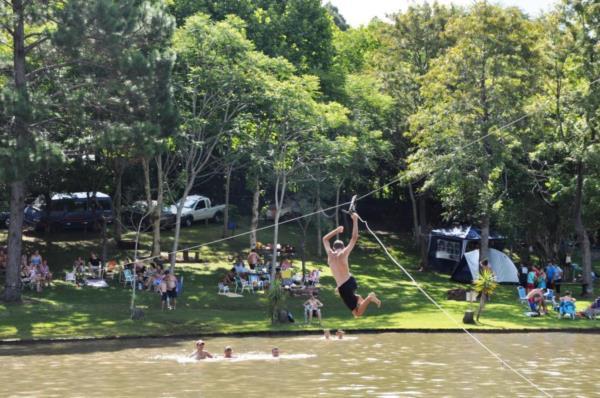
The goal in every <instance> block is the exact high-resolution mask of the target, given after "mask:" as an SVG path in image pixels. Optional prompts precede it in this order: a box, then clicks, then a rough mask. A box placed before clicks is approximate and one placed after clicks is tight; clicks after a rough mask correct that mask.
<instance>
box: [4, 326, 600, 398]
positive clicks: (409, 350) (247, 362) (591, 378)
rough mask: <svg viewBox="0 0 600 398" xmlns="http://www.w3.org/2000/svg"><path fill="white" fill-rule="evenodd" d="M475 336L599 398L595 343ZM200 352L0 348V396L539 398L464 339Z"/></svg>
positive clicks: (295, 343)
mask: <svg viewBox="0 0 600 398" xmlns="http://www.w3.org/2000/svg"><path fill="white" fill-rule="evenodd" d="M478 337H479V338H480V339H481V340H482V341H483V342H484V343H485V344H486V345H488V346H489V347H490V348H491V349H492V350H493V351H494V352H497V353H498V354H500V356H501V357H502V358H503V359H505V360H506V361H507V362H508V363H510V365H511V366H513V367H515V368H517V369H518V370H519V371H521V372H522V373H523V374H524V375H526V376H527V377H528V378H530V379H532V380H533V381H534V382H535V383H536V384H538V385H540V386H541V387H543V388H544V389H546V391H547V392H548V393H550V394H551V395H553V396H555V397H563V396H564V397H567V396H568V397H598V396H600V374H599V373H598V358H599V354H600V349H599V348H598V346H599V344H600V336H596V335H582V334H566V333H565V334H563V333H561V334H557V333H550V334H510V335H489V334H486V335H478ZM205 341H206V344H207V350H208V351H210V352H212V353H213V354H218V355H219V356H220V357H221V358H217V359H213V360H205V361H191V360H189V359H187V358H186V356H187V354H189V353H190V352H191V351H192V349H193V344H192V342H191V341H181V340H173V339H160V340H155V339H147V340H144V339H140V340H137V341H125V342H121V341H102V342H86V343H68V344H39V345H30V346H0V365H1V367H0V397H222V398H226V397H316V396H319V397H365V396H367V397H368V396H372V397H385V398H392V397H541V396H543V395H542V394H541V393H540V392H539V391H536V390H535V389H534V388H533V387H531V386H529V385H527V384H525V382H524V381H522V380H521V379H520V378H519V377H518V376H517V375H515V374H514V373H512V372H511V371H509V370H508V369H506V368H503V367H502V365H500V364H499V363H498V362H497V361H496V360H495V359H493V358H490V357H489V354H487V353H486V352H484V351H483V350H482V348H481V347H479V346H477V345H475V344H474V343H473V341H472V340H471V339H470V338H469V337H468V336H466V335H463V334H392V333H389V334H379V335H373V334H369V335H348V336H346V338H345V339H344V340H342V341H326V340H323V339H321V338H319V337H318V336H307V337H278V338H257V337H252V338H215V339H205ZM226 345H231V346H232V347H233V349H234V355H237V358H235V359H234V360H225V359H223V358H222V355H223V348H224V346H226ZM273 346H278V347H279V348H280V350H281V352H282V356H281V357H280V358H279V359H274V358H271V357H270V350H271V347H273Z"/></svg>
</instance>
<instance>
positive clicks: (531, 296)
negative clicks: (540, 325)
mask: <svg viewBox="0 0 600 398" xmlns="http://www.w3.org/2000/svg"><path fill="white" fill-rule="evenodd" d="M527 301H528V302H529V308H531V312H537V313H538V314H539V315H544V314H546V313H547V312H548V310H547V309H546V303H545V302H544V291H543V290H542V289H533V290H532V291H530V292H529V293H527ZM540 307H541V308H542V311H540Z"/></svg>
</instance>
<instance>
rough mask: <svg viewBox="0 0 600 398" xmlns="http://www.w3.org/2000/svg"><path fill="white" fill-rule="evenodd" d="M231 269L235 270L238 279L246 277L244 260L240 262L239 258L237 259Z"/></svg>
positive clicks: (246, 270) (240, 258) (246, 271)
mask: <svg viewBox="0 0 600 398" xmlns="http://www.w3.org/2000/svg"><path fill="white" fill-rule="evenodd" d="M233 268H234V269H235V272H236V274H238V275H239V276H240V277H245V276H246V275H248V269H247V268H246V266H245V265H244V260H242V257H241V256H238V257H237V260H236V262H235V264H234V266H233Z"/></svg>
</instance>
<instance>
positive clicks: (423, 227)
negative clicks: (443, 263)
mask: <svg viewBox="0 0 600 398" xmlns="http://www.w3.org/2000/svg"><path fill="white" fill-rule="evenodd" d="M418 202H419V232H420V235H419V252H420V253H421V267H422V268H423V270H426V269H427V267H428V265H429V264H428V263H429V261H428V253H427V249H428V244H429V228H428V226H427V206H426V205H427V203H426V201H425V196H424V195H421V196H419V200H418Z"/></svg>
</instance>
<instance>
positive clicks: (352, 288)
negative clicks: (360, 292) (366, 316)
mask: <svg viewBox="0 0 600 398" xmlns="http://www.w3.org/2000/svg"><path fill="white" fill-rule="evenodd" d="M356 289H358V286H357V285H356V279H354V277H353V276H351V277H350V278H348V280H347V281H346V282H344V283H342V285H341V286H340V287H338V293H339V294H340V296H341V297H342V300H343V301H344V304H346V307H348V308H349V309H350V311H354V310H355V309H356V307H357V306H358V297H356V294H355V292H356Z"/></svg>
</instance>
